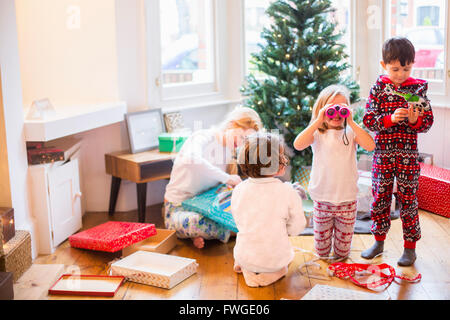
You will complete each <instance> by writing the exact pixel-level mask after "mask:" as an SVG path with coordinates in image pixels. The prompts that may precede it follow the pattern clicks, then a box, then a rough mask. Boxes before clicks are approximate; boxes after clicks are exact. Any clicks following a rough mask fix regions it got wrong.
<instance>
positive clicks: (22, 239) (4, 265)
mask: <svg viewBox="0 0 450 320" xmlns="http://www.w3.org/2000/svg"><path fill="white" fill-rule="evenodd" d="M3 249H4V255H3V256H0V271H1V272H12V273H13V280H14V282H16V281H17V280H18V279H19V278H20V276H21V275H22V274H23V273H24V272H25V271H27V270H28V268H30V267H31V263H32V258H31V236H30V233H29V232H28V231H24V230H16V235H15V236H14V238H12V239H11V240H9V241H8V242H7V243H6V244H5V245H4V246H3Z"/></svg>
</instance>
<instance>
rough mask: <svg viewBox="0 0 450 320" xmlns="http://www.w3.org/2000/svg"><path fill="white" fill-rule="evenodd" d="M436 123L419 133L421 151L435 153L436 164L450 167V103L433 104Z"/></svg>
mask: <svg viewBox="0 0 450 320" xmlns="http://www.w3.org/2000/svg"><path fill="white" fill-rule="evenodd" d="M432 107H433V115H434V123H433V126H432V127H431V129H430V130H429V131H428V132H427V133H420V134H419V144H418V147H419V151H420V152H424V153H431V154H433V155H434V159H433V160H434V165H436V166H438V167H442V168H447V169H450V139H448V137H449V135H450V104H449V105H448V106H445V107H442V106H432Z"/></svg>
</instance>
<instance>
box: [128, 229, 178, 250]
mask: <svg viewBox="0 0 450 320" xmlns="http://www.w3.org/2000/svg"><path fill="white" fill-rule="evenodd" d="M176 245H177V235H176V231H175V230H168V229H156V235H154V236H152V237H150V238H147V239H145V240H142V241H141V242H138V243H135V244H132V245H131V246H128V247H126V248H124V249H123V250H122V256H124V257H126V256H129V255H130V254H132V253H134V252H136V251H150V252H156V253H168V252H169V251H170V250H172V249H173V248H174V247H175V246H176Z"/></svg>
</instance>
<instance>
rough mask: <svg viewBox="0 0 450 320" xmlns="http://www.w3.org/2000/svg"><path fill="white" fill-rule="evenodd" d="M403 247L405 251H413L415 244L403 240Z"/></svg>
mask: <svg viewBox="0 0 450 320" xmlns="http://www.w3.org/2000/svg"><path fill="white" fill-rule="evenodd" d="M403 246H404V247H405V248H407V249H415V248H416V242H415V241H406V240H405V244H404V245H403Z"/></svg>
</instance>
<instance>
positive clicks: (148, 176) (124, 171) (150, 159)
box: [105, 150, 177, 223]
mask: <svg viewBox="0 0 450 320" xmlns="http://www.w3.org/2000/svg"><path fill="white" fill-rule="evenodd" d="M176 155H177V154H176V153H167V152H159V150H150V151H145V152H140V153H135V154H132V153H129V151H119V152H114V153H107V154H105V167H106V173H108V174H110V175H111V176H112V181H111V193H110V198H109V210H108V211H109V214H110V215H113V214H114V212H115V210H116V203H117V196H118V195H119V190H120V183H121V181H122V179H125V180H129V181H132V182H135V183H136V187H137V204H138V213H139V222H142V223H143V222H145V208H146V199H147V182H150V181H156V180H162V179H169V178H170V172H171V171H172V165H173V160H174V159H175V157H176Z"/></svg>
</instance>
